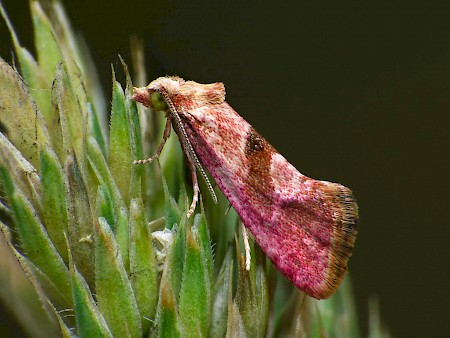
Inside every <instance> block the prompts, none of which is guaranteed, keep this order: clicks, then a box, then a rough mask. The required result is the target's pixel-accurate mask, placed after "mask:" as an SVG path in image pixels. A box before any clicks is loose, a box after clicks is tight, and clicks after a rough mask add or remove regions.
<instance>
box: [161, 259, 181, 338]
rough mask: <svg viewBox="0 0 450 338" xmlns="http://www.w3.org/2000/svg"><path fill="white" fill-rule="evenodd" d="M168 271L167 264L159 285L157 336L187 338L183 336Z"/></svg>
mask: <svg viewBox="0 0 450 338" xmlns="http://www.w3.org/2000/svg"><path fill="white" fill-rule="evenodd" d="M168 270H170V267H169V264H168V263H167V262H166V264H165V265H164V271H163V275H162V277H161V282H160V285H159V302H158V315H157V319H156V323H155V327H156V331H157V332H156V336H157V337H158V338H165V337H171V338H172V337H173V338H177V337H185V335H184V334H183V335H181V328H180V319H179V316H178V309H177V304H176V299H175V294H174V290H173V288H172V284H171V281H170V278H169V276H168V272H169V271H168Z"/></svg>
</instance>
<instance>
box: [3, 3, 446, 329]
mask: <svg viewBox="0 0 450 338" xmlns="http://www.w3.org/2000/svg"><path fill="white" fill-rule="evenodd" d="M63 2H64V4H65V7H66V10H67V12H68V15H69V17H70V18H71V20H72V24H73V26H74V27H76V28H77V29H78V30H79V32H81V33H82V35H83V36H84V37H85V39H86V41H87V43H88V45H89V47H90V49H91V51H92V53H93V56H94V58H95V61H96V63H97V66H98V69H99V71H100V74H101V78H102V80H103V82H104V85H105V92H106V93H109V92H110V81H111V76H110V64H114V65H118V64H119V63H118V57H117V55H118V54H121V55H122V56H123V57H124V59H125V60H126V61H127V62H128V63H131V58H130V54H129V37H130V35H132V34H134V35H136V36H138V37H141V38H142V39H143V41H144V43H145V49H146V57H147V67H148V78H149V79H154V78H155V77H157V76H160V75H166V74H177V75H179V76H182V77H184V78H186V79H192V80H195V81H197V82H203V83H209V82H215V81H222V82H224V83H225V85H226V89H227V101H228V102H229V103H230V104H231V106H233V107H234V108H235V109H236V110H237V111H238V112H239V113H240V114H241V115H242V116H243V117H244V118H245V119H247V120H248V121H249V122H250V123H251V124H252V125H253V126H254V127H255V128H256V129H257V130H258V131H259V132H260V133H261V134H262V135H264V136H265V137H266V138H267V139H268V140H269V141H270V142H271V143H272V145H274V146H275V147H276V148H277V149H278V151H279V152H280V153H282V154H283V155H284V156H285V157H286V158H288V159H289V160H290V161H291V162H292V163H293V164H294V165H295V166H296V167H297V168H298V169H299V170H300V171H301V172H302V173H304V174H306V175H308V176H311V177H314V178H320V179H326V180H331V181H337V182H340V183H343V184H345V185H347V186H349V187H350V188H351V189H352V190H353V191H354V193H355V195H356V197H357V198H358V202H359V207H360V233H359V235H358V238H357V241H356V249H355V251H354V256H353V257H352V259H351V260H350V271H351V276H352V279H353V284H354V291H355V294H356V298H357V307H358V313H359V318H360V322H361V327H362V329H363V333H364V335H365V333H366V332H367V323H368V321H367V306H368V299H369V297H371V296H377V297H378V299H379V304H380V309H381V313H382V318H383V320H384V322H385V323H386V324H387V326H388V327H389V328H390V330H391V332H392V333H393V335H394V336H396V337H449V335H450V321H449V315H450V310H449V309H450V281H449V277H450V260H449V258H450V247H449V246H450V222H449V216H450V212H449V209H450V193H449V192H450V184H449V183H450V182H449V176H450V175H449V173H450V166H449V162H450V161H449V159H450V157H449V150H450V6H449V5H447V3H446V2H442V3H437V2H426V1H423V3H424V4H422V5H421V4H418V3H414V2H411V1H408V2H406V1H405V2H404V3H398V2H397V3H395V4H394V3H393V2H392V1H377V2H373V3H369V2H363V1H355V2H347V1H344V2H339V4H338V2H335V1H317V2H315V3H314V4H311V3H310V2H305V1H280V2H275V1H270V2H269V1H267V2H257V1H251V2H250V1H248V2H246V3H245V4H242V3H241V2H238V1H228V2H227V3H226V4H225V3H221V2H218V1H215V2H207V1H204V2H201V1H164V2H162V1H150V0H146V1H87V0H86V1H63ZM3 3H4V5H5V7H6V9H7V10H8V13H9V15H10V18H11V19H12V21H13V23H14V26H15V28H16V30H17V32H18V34H19V37H20V39H21V41H22V42H23V43H24V44H25V45H26V46H28V47H30V48H31V46H32V45H31V37H32V36H31V28H30V19H29V10H28V4H27V1H24V0H20V1H18V0H14V1H13V0H9V1H3ZM0 29H1V30H0V44H1V46H0V47H1V55H2V57H4V58H5V59H7V60H11V49H10V48H8V47H7V39H6V37H7V33H6V31H5V27H4V25H3V23H1V24H0Z"/></svg>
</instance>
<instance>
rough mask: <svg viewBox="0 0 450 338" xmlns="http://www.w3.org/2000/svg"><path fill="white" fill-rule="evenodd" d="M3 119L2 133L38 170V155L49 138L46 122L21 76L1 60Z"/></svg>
mask: <svg viewBox="0 0 450 338" xmlns="http://www.w3.org/2000/svg"><path fill="white" fill-rule="evenodd" d="M0 93H4V94H6V93H7V95H4V94H2V95H0V116H1V122H2V132H3V134H4V135H5V136H7V137H8V139H9V140H10V141H11V142H12V143H13V144H14V146H15V147H16V148H17V149H19V151H20V152H21V153H22V154H23V156H24V157H25V158H26V159H27V160H28V161H29V162H30V163H31V164H32V165H33V166H34V167H35V168H39V152H40V150H41V149H42V148H45V147H48V146H49V144H50V138H49V134H48V131H47V128H46V126H45V122H44V118H43V117H42V115H41V113H40V112H39V111H38V108H37V106H36V103H35V102H34V100H33V98H32V97H31V95H30V93H29V92H28V89H27V87H26V86H25V84H24V83H23V81H22V79H21V78H20V76H19V74H18V73H17V72H16V71H15V70H14V69H13V68H11V66H10V65H8V64H7V63H6V62H5V61H4V60H3V59H1V58H0Z"/></svg>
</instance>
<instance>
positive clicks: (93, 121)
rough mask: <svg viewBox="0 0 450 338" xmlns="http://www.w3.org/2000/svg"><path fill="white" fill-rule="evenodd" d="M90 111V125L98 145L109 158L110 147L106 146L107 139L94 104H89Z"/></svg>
mask: <svg viewBox="0 0 450 338" xmlns="http://www.w3.org/2000/svg"><path fill="white" fill-rule="evenodd" d="M88 111H89V118H90V120H89V126H90V127H91V134H92V137H93V138H94V139H95V140H96V141H97V144H98V146H99V147H100V149H101V151H102V154H103V156H104V157H105V158H108V149H107V148H106V140H105V135H104V132H103V129H102V126H101V123H100V120H99V117H98V114H97V111H96V110H95V107H94V105H93V104H91V103H89V104H88Z"/></svg>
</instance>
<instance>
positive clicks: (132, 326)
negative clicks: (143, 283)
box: [95, 217, 142, 337]
mask: <svg viewBox="0 0 450 338" xmlns="http://www.w3.org/2000/svg"><path fill="white" fill-rule="evenodd" d="M95 276H96V280H95V285H96V294H97V302H98V307H99V309H100V311H101V312H102V313H103V316H104V318H105V320H106V322H107V323H108V326H109V328H110V330H111V332H112V334H113V336H114V337H140V336H141V335H142V326H141V319H140V317H139V309H138V306H137V303H136V299H135V297H134V294H133V289H132V287H131V284H130V281H129V280H128V275H127V272H126V271H125V267H124V265H123V261H122V255H121V254H120V252H119V248H118V246H117V243H116V241H115V239H114V235H113V233H112V231H111V228H110V226H109V224H108V223H107V222H106V220H105V219H104V218H102V217H100V218H99V219H98V223H96V232H95Z"/></svg>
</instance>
